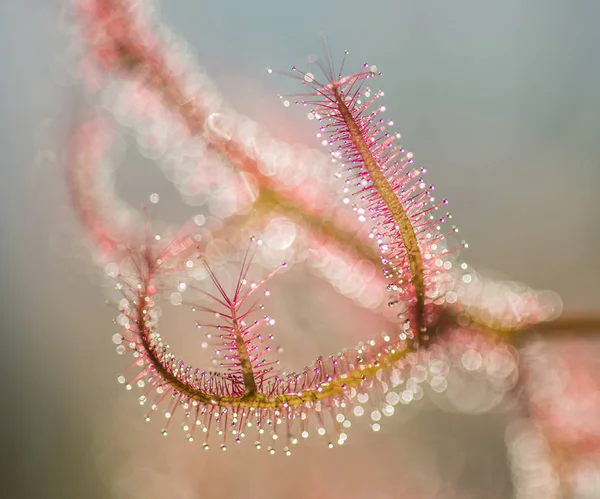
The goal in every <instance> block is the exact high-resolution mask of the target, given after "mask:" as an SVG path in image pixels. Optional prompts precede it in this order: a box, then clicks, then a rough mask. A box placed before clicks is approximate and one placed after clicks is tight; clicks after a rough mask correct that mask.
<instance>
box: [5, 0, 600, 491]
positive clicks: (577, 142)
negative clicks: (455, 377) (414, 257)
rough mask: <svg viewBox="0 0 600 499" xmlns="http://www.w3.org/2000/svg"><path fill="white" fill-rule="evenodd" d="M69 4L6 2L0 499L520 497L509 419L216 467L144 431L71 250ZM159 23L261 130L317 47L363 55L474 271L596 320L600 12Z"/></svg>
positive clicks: (309, 9) (410, 2) (353, 10)
mask: <svg viewBox="0 0 600 499" xmlns="http://www.w3.org/2000/svg"><path fill="white" fill-rule="evenodd" d="M64 9H65V4H64V3H62V2H60V1H58V0H37V1H35V0H3V1H1V2H0V54H1V55H0V60H1V61H2V66H1V68H2V70H1V71H0V109H1V110H2V112H1V115H0V147H1V151H2V163H1V164H0V191H1V192H0V293H1V294H0V296H1V299H0V334H1V349H0V356H1V357H0V369H1V373H0V380H1V383H2V385H1V387H2V394H1V398H0V414H1V416H0V421H1V425H0V435H1V438H2V441H1V442H2V445H1V451H0V452H1V455H2V471H1V474H2V475H3V476H2V479H1V480H0V484H1V485H0V490H1V491H2V493H1V494H0V495H2V496H3V497H7V498H9V497H10V498H69V499H70V498H90V499H92V498H94V499H95V498H134V497H142V498H144V499H145V498H154V497H174V498H175V497H185V498H187V497H207V498H208V497H226V496H227V497H242V492H241V491H243V497H261V498H263V497H264V498H266V497H282V496H285V497H294V498H295V497H298V498H300V497H316V496H318V495H322V496H324V497H348V498H350V497H352V498H354V497H377V498H393V497H398V495H397V494H398V493H399V491H401V490H402V491H404V492H403V493H406V495H405V496H406V497H412V496H411V495H410V491H411V490H413V488H411V487H413V485H410V484H413V483H414V484H416V485H414V490H415V491H418V490H420V489H419V484H422V483H425V484H427V483H428V481H431V480H438V481H439V480H441V481H442V482H444V483H446V485H444V486H441V485H440V487H439V490H441V491H446V492H440V495H439V496H437V497H454V495H452V494H454V493H456V495H457V496H458V497H473V498H479V497H486V498H496V497H497V498H505V497H511V496H512V494H513V491H512V485H511V480H510V472H509V467H508V464H507V456H506V451H505V448H504V444H503V439H504V433H503V432H504V425H505V422H506V421H505V420H506V416H505V415H504V414H492V415H486V416H480V417H477V416H466V415H457V414H445V413H442V412H439V411H436V410H434V409H429V410H427V411H422V412H420V413H419V414H418V416H417V417H412V418H408V417H406V418H405V417H398V418H394V419H393V420H392V421H390V422H388V423H387V424H386V425H385V426H384V428H383V430H382V432H381V433H380V434H378V435H367V430H365V429H362V430H361V429H359V428H352V430H351V435H350V439H349V443H348V447H347V448H344V449H336V450H335V452H334V453H327V452H328V451H327V449H324V448H323V447H324V446H323V445H318V444H317V443H310V442H309V443H308V445H307V446H306V448H304V449H298V450H297V452H296V454H295V455H294V456H293V457H292V458H291V459H290V460H284V459H281V458H276V459H273V458H270V459H269V457H268V456H266V455H263V454H261V455H257V454H256V453H255V451H254V450H253V449H247V450H241V451H239V452H238V450H236V451H235V452H231V453H227V455H226V456H222V455H220V454H215V453H212V452H211V453H204V452H203V451H202V449H201V446H200V445H193V446H189V444H187V442H185V441H184V439H183V438H170V439H168V440H167V439H164V440H161V438H160V436H159V432H158V430H157V428H156V427H152V428H149V427H147V426H144V425H143V424H142V418H141V412H140V410H139V409H140V408H139V407H137V406H136V404H135V402H134V400H133V397H130V396H126V395H124V394H123V393H122V391H121V390H120V389H119V387H118V386H117V385H116V383H115V382H114V379H115V373H117V372H118V371H119V370H120V369H121V368H122V365H123V362H124V361H125V359H119V358H116V356H115V355H114V351H113V347H112V345H111V342H110V336H111V335H112V333H113V332H114V327H113V326H112V324H111V319H112V313H111V311H110V310H109V309H107V308H106V307H103V300H104V297H103V293H102V290H101V289H100V288H99V287H98V286H97V285H95V284H94V271H93V269H92V267H91V265H90V266H86V264H85V260H84V258H82V257H81V255H74V254H73V248H74V247H75V246H76V245H75V244H74V242H73V241H74V240H75V239H77V238H79V239H81V236H82V235H81V233H80V232H78V227H77V226H76V225H75V223H76V222H75V218H74V217H73V216H72V214H71V213H70V212H69V207H68V198H67V195H66V189H65V185H64V176H63V171H62V169H61V164H62V155H63V153H64V145H65V137H66V133H67V132H66V131H67V129H68V126H69V125H70V123H71V120H72V119H73V111H72V110H73V108H74V106H73V101H74V100H76V99H79V95H80V90H79V89H78V87H77V85H76V82H75V80H74V79H73V77H72V76H71V75H70V72H71V71H70V67H69V63H70V62H69V61H70V60H71V58H70V57H69V55H68V54H67V53H66V52H67V46H68V44H69V43H70V42H69V40H68V36H67V35H66V34H65V30H66V29H67V28H68V25H69V21H68V20H66V19H67V17H66V16H65V15H64V12H63V11H64ZM162 17H163V19H164V20H165V22H166V23H168V24H169V25H170V26H171V27H172V29H173V31H174V32H176V33H178V35H179V36H181V37H182V38H184V39H186V40H187V41H188V42H189V45H190V48H191V49H192V50H193V51H194V52H195V53H196V54H197V57H198V61H199V63H200V64H201V65H202V66H203V67H205V68H206V70H207V72H208V73H209V74H210V75H211V77H212V78H213V81H215V82H216V84H217V86H218V87H219V88H220V89H221V91H222V93H223V94H224V96H225V98H226V99H227V100H228V101H229V102H230V103H231V104H232V105H234V106H235V107H236V108H238V109H239V110H241V111H243V112H246V113H248V114H250V115H253V113H254V115H255V116H257V117H258V116H259V115H260V112H261V111H260V108H259V106H257V104H256V103H257V102H266V101H268V100H269V99H271V98H272V96H275V95H276V94H277V93H278V92H281V91H282V87H283V90H284V91H288V90H289V89H290V88H291V87H290V83H289V82H288V81H286V80H285V78H283V79H281V78H275V77H273V76H267V74H266V73H265V71H264V68H265V67H266V66H273V67H276V68H282V69H286V68H288V67H290V66H291V65H292V64H297V65H299V66H301V65H302V64H304V61H306V56H307V55H308V54H310V53H312V52H317V51H318V50H319V36H320V33H322V32H324V33H326V34H327V36H328V38H329V40H330V42H331V46H332V50H333V53H334V55H335V54H338V53H339V54H341V52H342V50H344V49H346V48H347V49H349V50H350V52H351V57H350V59H349V62H348V64H349V68H352V67H358V66H359V65H360V64H361V63H362V62H364V61H369V62H370V63H373V64H377V66H378V68H379V69H380V70H382V71H383V72H384V79H382V80H381V82H380V85H381V86H382V88H384V89H385V90H386V94H387V97H386V105H387V107H388V114H389V116H390V117H394V119H395V121H396V123H397V124H398V126H399V128H400V129H401V131H402V133H403V136H404V141H405V143H406V144H407V145H408V146H409V148H410V149H411V150H413V151H415V154H416V158H417V160H418V163H419V164H420V165H423V166H426V167H427V168H428V170H429V172H430V173H429V176H428V178H429V179H430V180H431V181H432V182H434V183H435V184H436V187H437V191H438V192H439V195H441V196H444V197H448V198H449V199H450V200H451V202H452V205H451V206H452V211H453V215H454V219H455V222H456V223H457V224H458V225H459V226H460V229H461V235H462V236H463V237H464V238H466V239H467V240H468V241H469V243H470V249H469V251H468V253H466V252H465V253H464V258H465V259H467V260H468V261H469V262H470V263H471V264H472V265H473V266H474V267H476V268H486V269H492V270H495V271H499V272H501V273H503V274H505V275H508V276H510V277H511V278H515V279H519V280H523V281H525V282H527V283H528V284H530V285H532V286H534V287H536V288H542V289H553V290H556V291H557V292H559V293H560V295H561V296H562V298H563V300H564V303H565V308H566V310H568V311H594V310H595V311H598V310H599V309H600V307H599V305H600V286H598V281H599V280H600V265H599V263H598V258H599V251H598V250H599V249H600V231H599V229H600V223H599V222H598V216H599V212H600V194H599V189H600V141H599V140H598V136H599V133H600V118H599V116H600V30H598V29H597V21H598V19H599V18H600V3H599V2H596V1H595V0H587V1H586V0H578V1H559V0H545V1H542V0H531V1H527V2H524V1H522V0H506V1H503V2H479V1H477V0H456V1H453V2H447V1H433V0H419V1H416V0H401V1H389V0H388V1H378V0H374V1H370V2H359V1H355V0H349V1H333V0H329V1H328V0H306V1H303V2H281V1H274V0H273V1H267V0H264V1H257V2H242V1H225V2H216V1H198V0H186V1H184V0H180V1H169V2H163V5H162ZM353 65H354V66H353ZM240 75H243V81H244V85H243V86H244V88H239V87H240V83H239V81H240V79H239V78H240ZM273 100H276V98H274V97H273ZM279 112H280V111H279V110H277V111H275V112H274V113H275V114H274V115H273V117H272V118H270V119H272V120H273V122H276V121H277V120H280V119H283V118H281V117H280V116H279V115H277V114H276V113H279ZM283 112H284V110H281V113H283ZM285 112H286V113H287V114H286V115H285V116H287V118H286V119H289V120H297V122H298V127H299V129H300V130H302V133H303V134H304V133H305V134H306V140H307V141H308V140H310V132H308V130H309V128H308V126H307V125H306V123H304V121H305V120H303V119H302V116H301V113H300V114H297V113H293V112H290V111H289V110H286V111H285ZM261 119H263V118H262V117H261ZM264 121H266V123H265V126H269V118H265V119H264ZM70 238H71V239H70ZM115 421H118V423H115ZM363 434H364V435H366V436H363ZM248 447H250V446H248ZM362 461H364V465H363V464H361V466H359V468H358V469H364V472H363V473H356V471H352V473H351V475H350V476H349V474H348V470H349V469H350V470H356V469H357V468H356V464H357V463H361V462H362ZM311 463H313V464H312V467H311ZM456 463H459V464H456ZM224 470H226V471H227V475H226V477H227V479H226V480H225V479H224V478H223V476H224V475H223V473H224ZM403 474H405V475H406V477H407V478H404V476H403ZM215 477H216V480H215ZM324 477H326V479H325V478H324ZM432 477H435V478H432ZM215 481H216V482H217V483H215ZM442 482H440V483H442ZM406 483H409V485H406ZM407 491H408V492H407ZM452 491H454V492H452ZM415 493H416V492H415ZM418 496H419V497H425V496H424V495H418Z"/></svg>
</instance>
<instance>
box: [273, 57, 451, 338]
mask: <svg viewBox="0 0 600 499" xmlns="http://www.w3.org/2000/svg"><path fill="white" fill-rule="evenodd" d="M343 66H344V64H343V63H342V69H341V70H340V72H339V73H337V76H336V74H335V71H334V69H333V65H332V63H330V64H329V68H322V69H323V72H324V74H325V76H326V78H327V80H326V81H325V82H324V83H322V82H320V81H318V80H317V79H316V77H315V76H314V75H313V74H312V73H302V72H300V71H299V70H298V69H297V68H293V70H294V71H296V72H298V73H300V74H301V77H300V80H301V81H302V83H303V84H304V85H305V86H306V87H308V88H309V89H310V92H308V93H306V94H302V95H299V96H296V99H297V100H296V104H298V105H301V106H309V107H310V108H311V109H312V112H311V113H309V118H310V119H313V120H316V121H317V122H318V124H319V132H318V133H317V137H318V138H319V139H320V140H321V143H322V145H324V146H327V147H329V148H330V150H331V161H332V162H333V163H335V164H337V165H338V168H339V171H338V176H339V177H343V178H344V181H345V189H344V192H346V193H348V196H347V197H346V198H345V199H344V203H347V204H350V203H351V199H350V196H351V195H354V197H353V199H356V202H354V203H353V208H354V210H355V211H356V213H357V215H358V218H359V220H360V221H362V222H364V221H367V220H369V221H370V222H371V224H372V230H371V233H370V238H371V239H373V240H375V241H376V242H377V244H378V245H379V249H380V251H381V258H382V262H383V264H384V266H385V267H386V273H387V277H388V278H389V279H390V281H391V282H390V284H389V286H388V289H389V290H390V291H393V292H395V293H397V294H398V299H399V300H404V301H409V302H410V303H411V304H412V313H411V314H410V315H411V319H412V320H413V321H414V324H413V330H414V332H415V336H417V335H418V334H420V333H424V332H425V331H426V330H427V327H428V325H429V324H430V323H431V321H430V320H428V317H427V310H426V305H427V304H428V303H432V302H433V301H434V300H435V299H436V298H437V297H438V296H440V294H441V293H443V290H444V286H443V283H444V280H445V278H446V277H447V274H448V273H447V272H446V271H447V270H449V269H450V268H451V267H452V262H451V260H450V259H449V258H448V255H449V253H450V252H451V251H452V250H450V249H448V248H447V246H446V244H445V239H446V235H447V234H448V233H450V232H454V231H456V229H455V228H454V227H453V228H452V229H451V230H450V231H447V232H444V231H443V230H442V228H441V224H442V223H443V222H444V221H446V219H448V218H450V214H449V213H448V214H444V215H442V216H440V215H438V211H439V208H441V207H443V206H445V205H446V204H447V203H448V201H447V200H446V199H443V200H442V201H440V202H436V201H435V199H434V197H433V189H434V188H433V186H427V184H426V183H425V180H424V179H423V177H422V175H423V173H425V169H423V168H422V169H415V168H414V167H413V154H412V153H410V152H407V151H405V150H404V148H403V147H402V146H401V145H400V134H399V133H397V132H394V131H393V127H394V122H393V121H390V120H385V119H383V117H382V116H383V113H384V112H385V110H386V109H385V106H383V105H380V104H379V103H378V101H379V98H380V97H383V95H384V94H383V92H381V91H372V90H371V89H370V88H369V87H368V84H369V83H370V80H372V79H373V78H374V77H376V76H378V75H380V74H381V73H378V72H377V69H376V68H375V66H369V65H368V64H365V65H364V68H363V70H362V71H359V72H358V73H355V74H351V75H348V76H343V74H342V71H343ZM282 98H284V97H283V96H282ZM284 99H285V98H284ZM285 103H289V101H288V100H287V99H285V100H284V104H285Z"/></svg>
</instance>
